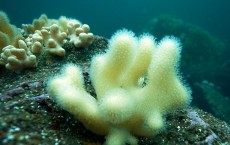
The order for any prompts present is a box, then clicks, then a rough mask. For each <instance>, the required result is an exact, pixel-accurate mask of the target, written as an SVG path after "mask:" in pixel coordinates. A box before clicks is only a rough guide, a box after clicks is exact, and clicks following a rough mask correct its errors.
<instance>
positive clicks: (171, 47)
mask: <svg viewBox="0 0 230 145" xmlns="http://www.w3.org/2000/svg"><path fill="white" fill-rule="evenodd" d="M180 51H181V46H180V43H179V42H178V41H177V40H176V39H175V38H174V37H165V38H164V39H162V40H161V42H160V43H159V44H156V42H155V40H154V38H153V37H152V36H150V35H147V34H146V35H143V36H141V37H140V38H136V37H135V36H134V34H133V33H132V32H130V31H127V30H120V31H118V32H117V33H115V35H114V36H113V37H112V38H111V39H110V42H109V47H108V50H107V52H106V53H105V54H98V55H97V56H95V57H94V58H93V59H92V62H91V68H90V78H91V81H92V84H93V86H94V89H95V91H96V97H95V98H94V97H93V96H91V95H90V94H89V93H87V92H86V90H85V88H84V80H83V76H82V72H81V68H80V67H79V66H76V65H73V64H67V65H66V66H64V67H63V69H62V72H61V74H59V75H56V76H54V77H51V78H50V80H49V81H48V92H49V94H50V95H51V96H52V97H54V99H55V100H56V102H57V103H58V104H59V105H60V106H61V107H62V108H64V109H65V110H67V111H68V112H70V113H71V114H73V115H74V116H75V117H76V118H77V119H79V120H80V121H81V122H82V123H83V124H84V126H85V127H86V128H87V129H89V130H91V131H92V132H94V133H96V134H99V135H106V144H107V145H123V144H125V143H129V144H132V145H135V144H137V139H136V138H135V137H134V136H133V135H138V136H153V135H154V134H156V133H158V132H159V131H160V130H161V129H162V128H164V118H163V115H164V114H166V113H168V112H170V111H171V110H173V109H175V108H178V107H181V106H184V105H186V104H188V103H189V102H190V100H191V97H190V89H189V88H187V87H186V86H185V85H184V84H183V83H182V81H181V77H180V76H179V74H178V70H177V66H178V61H179V58H180Z"/></svg>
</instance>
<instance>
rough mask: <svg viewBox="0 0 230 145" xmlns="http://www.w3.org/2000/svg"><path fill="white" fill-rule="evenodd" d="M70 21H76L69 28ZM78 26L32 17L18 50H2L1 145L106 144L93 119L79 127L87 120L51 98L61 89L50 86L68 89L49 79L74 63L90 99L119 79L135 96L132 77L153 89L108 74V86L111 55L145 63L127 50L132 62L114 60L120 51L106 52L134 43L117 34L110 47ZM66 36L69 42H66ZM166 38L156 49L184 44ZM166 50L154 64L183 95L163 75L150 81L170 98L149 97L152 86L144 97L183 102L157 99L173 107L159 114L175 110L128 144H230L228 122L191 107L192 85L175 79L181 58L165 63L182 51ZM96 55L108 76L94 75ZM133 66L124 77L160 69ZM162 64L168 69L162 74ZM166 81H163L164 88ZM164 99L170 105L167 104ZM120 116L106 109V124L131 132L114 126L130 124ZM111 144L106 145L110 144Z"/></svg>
mask: <svg viewBox="0 0 230 145" xmlns="http://www.w3.org/2000/svg"><path fill="white" fill-rule="evenodd" d="M61 20H63V21H61ZM69 22H71V23H70V25H69V27H68V23H69ZM76 22H78V21H76V20H73V21H72V20H69V19H66V17H64V18H63V17H60V18H59V19H58V20H51V19H48V18H47V17H46V16H44V15H42V16H41V17H40V18H38V19H35V20H34V22H33V23H32V24H27V25H23V28H22V29H20V30H18V31H19V32H20V33H21V35H22V36H23V38H24V39H23V38H22V39H20V40H19V41H18V42H19V43H20V45H18V46H16V45H14V44H11V43H10V45H11V46H10V47H8V46H7V45H5V44H4V45H5V46H4V47H3V49H2V50H1V56H0V59H1V61H2V67H1V68H0V82H1V83H0V90H1V91H0V110H1V111H0V120H1V122H0V144H79V145H102V144H103V143H104V142H106V141H107V139H108V138H105V136H104V135H105V134H104V133H102V135H97V134H95V133H93V132H91V131H90V130H88V129H87V128H86V126H87V125H92V124H93V123H95V124H93V126H95V125H96V127H97V124H96V122H94V121H92V122H90V124H87V122H85V123H84V122H82V120H83V121H84V118H79V119H78V117H79V116H78V115H75V114H73V113H72V112H71V111H69V110H68V109H66V108H65V107H63V106H62V103H63V102H61V101H62V100H60V102H58V100H57V98H54V96H55V93H56V92H52V91H53V90H52V89H54V90H55V89H57V88H58V87H60V86H61V87H65V84H60V85H58V84H56V85H54V86H53V87H54V88H52V87H51V88H50V86H49V85H50V83H48V84H47V81H48V82H49V81H52V79H55V76H56V77H59V76H58V75H56V74H58V73H59V72H60V71H61V70H63V68H62V67H63V65H65V64H67V63H71V64H74V65H77V66H78V67H80V68H81V73H80V74H81V75H79V76H81V77H82V79H80V82H81V83H82V84H81V85H84V92H82V91H83V90H81V93H82V94H84V93H85V92H87V94H88V95H90V97H91V96H92V98H94V97H97V95H98V92H99V93H103V92H104V91H103V90H106V91H107V90H111V87H114V86H116V85H117V82H119V83H118V87H120V86H121V87H120V89H123V88H125V90H127V91H129V92H131V94H135V93H133V92H132V91H134V92H137V91H136V90H137V89H136V90H135V89H133V88H134V87H133V86H134V85H130V84H135V83H133V82H132V81H133V80H135V81H137V80H138V83H137V84H135V85H137V86H138V87H139V88H141V89H142V88H145V87H146V88H147V87H149V84H151V79H150V81H148V79H147V77H146V75H144V77H143V78H141V79H133V78H135V75H125V76H123V75H121V78H122V79H119V77H118V80H119V81H116V79H114V76H110V77H111V78H110V79H112V80H113V81H111V82H110V81H109V82H106V81H108V80H106V76H108V74H106V73H104V71H105V72H109V71H111V69H106V68H107V67H104V66H106V65H107V63H109V62H113V63H112V64H114V61H112V60H111V58H110V57H108V56H110V55H112V56H114V57H112V58H115V57H120V58H119V60H120V59H127V60H129V59H128V58H130V62H132V61H131V60H134V62H135V60H137V62H136V63H135V64H138V63H139V64H140V65H139V66H140V67H141V66H142V65H143V66H144V62H145V61H143V62H139V61H140V60H142V59H134V57H133V56H131V55H129V53H130V52H129V51H125V52H123V53H127V57H122V56H121V55H114V54H119V53H120V51H116V49H113V50H111V51H112V52H110V51H109V50H108V48H119V47H120V46H124V45H125V47H127V45H128V47H127V48H130V50H132V49H133V47H129V46H130V45H131V46H132V45H133V43H127V42H126V41H125V42H124V44H123V43H120V42H119V41H115V40H114V39H120V37H115V36H116V34H115V36H114V39H111V40H113V41H112V42H113V43H112V42H111V40H108V39H107V38H104V37H102V36H97V35H95V34H94V35H92V34H89V35H87V36H86V35H85V33H86V34H88V32H89V27H88V26H86V25H84V24H83V25H84V26H83V25H82V24H81V23H77V25H76ZM62 24H63V25H62ZM10 25H12V24H10ZM60 25H62V27H58V29H57V26H60ZM70 27H71V29H70ZM73 27H74V28H73ZM68 28H69V29H68ZM72 28H73V29H74V30H73V29H72ZM78 28H80V29H78ZM83 29H84V30H83ZM37 30H38V31H37ZM67 30H68V31H67ZM73 31H74V32H73ZM47 32H48V33H47ZM63 32H64V33H63ZM65 33H66V34H65ZM80 33H83V36H81V38H79V34H80ZM5 35H6V33H5V34H4V36H5ZM92 36H93V38H92ZM144 36H145V35H144ZM144 36H143V37H144ZM63 37H64V38H65V39H63ZM72 38H74V40H76V39H77V41H71V39H72ZM125 38H127V37H125ZM128 38H129V40H130V39H131V42H133V39H134V41H136V40H135V39H136V38H134V37H133V34H131V35H130V32H129V34H128ZM85 40H87V41H85ZM121 40H123V39H121ZM129 40H128V42H129ZM144 40H145V39H144ZM147 40H149V39H147ZM150 40H151V41H150V42H151V45H150V46H148V45H147V46H146V43H143V44H141V42H138V43H140V44H138V45H137V46H139V48H146V47H150V49H151V48H152V45H154V43H152V42H154V41H152V40H153V39H152V38H151V39H150ZM163 40H164V41H166V40H167V39H163ZM163 40H162V43H160V44H159V45H160V46H161V47H162V46H164V47H163V48H168V49H169V50H170V49H171V46H172V45H173V46H176V47H175V48H177V47H179V46H177V43H175V45H174V40H173V41H172V42H173V43H171V41H170V43H164V41H163ZM138 41H140V39H138ZM79 42H80V44H83V45H78V44H79ZM82 42H84V43H82ZM118 42H119V43H118ZM144 42H146V41H144ZM121 44H122V45H121ZM148 44H149V43H148ZM166 44H167V45H166ZM168 44H170V45H168ZM49 46H52V47H49ZM166 46H167V47H166ZM169 46H170V47H169ZM6 47H7V48H6ZM173 48H174V47H173ZM15 49H16V50H15ZM17 49H19V50H21V51H20V53H18V50H17ZM135 49H136V48H135ZM168 49H162V52H160V51H159V52H155V53H157V54H161V55H162V56H161V57H157V58H156V60H155V62H156V63H155V64H158V63H159V62H161V61H162V59H163V60H164V61H165V62H164V63H162V64H161V65H159V67H158V69H159V71H163V72H165V74H164V76H166V77H167V78H168V79H171V78H172V80H173V81H172V82H174V83H175V82H176V84H177V85H178V86H177V89H179V91H178V90H177V89H172V88H171V86H169V89H167V85H166V84H167V82H168V80H166V81H165V79H164V78H163V79H162V77H159V76H160V75H157V76H156V77H155V78H154V76H151V77H152V78H153V79H155V80H158V81H159V82H160V83H159V86H160V87H162V86H163V88H161V89H160V90H164V89H165V90H166V91H168V93H169V94H164V93H161V91H159V92H157V91H155V93H156V94H154V93H151V89H147V90H148V91H146V92H147V93H145V94H146V96H151V95H153V94H154V95H155V96H156V95H159V97H161V96H164V95H166V97H167V96H171V95H172V97H175V98H177V97H178V99H179V100H177V101H174V102H173V100H174V99H172V98H171V99H165V100H163V101H162V100H160V101H161V102H162V104H165V102H166V104H167V106H168V105H169V106H170V107H167V106H166V107H164V105H162V106H163V109H162V110H170V111H166V112H167V114H166V113H164V111H159V112H160V113H162V116H163V117H162V116H161V115H160V116H157V117H160V118H161V117H162V118H163V119H162V118H161V119H162V120H161V121H159V122H154V121H156V120H150V122H149V123H150V125H153V126H155V125H159V124H157V123H160V130H159V131H156V134H155V135H154V136H151V137H143V135H142V136H138V135H139V134H141V133H139V134H138V130H135V129H134V132H136V134H137V136H135V133H134V136H135V138H132V137H133V136H131V135H130V140H128V142H129V143H130V144H139V145H146V144H158V145H164V144H228V143H230V126H229V125H228V124H227V123H226V122H224V121H221V120H219V119H217V118H215V117H213V116H212V115H211V114H209V113H207V112H204V111H202V110H200V109H198V108H193V107H191V106H188V104H189V101H190V92H189V91H190V90H189V89H188V87H187V86H183V83H182V84H181V82H180V81H181V80H180V79H181V78H180V77H178V76H177V75H179V74H177V73H178V72H177V70H175V66H177V61H178V60H177V59H176V60H174V59H167V58H168V56H171V55H172V56H174V55H176V56H177V53H178V50H177V49H172V50H175V51H172V52H171V53H166V54H165V52H168V51H164V50H168ZM53 50H54V51H53ZM114 50H115V51H114ZM36 52H38V53H36ZM109 52H110V55H107V53H108V54H109ZM131 52H132V51H131ZM140 52H142V51H140ZM143 52H144V51H143ZM98 54H99V57H96V58H95V55H96V56H98ZM139 54H142V53H139ZM143 54H145V53H143ZM148 54H149V53H148ZM182 55H183V54H182ZM21 56H24V57H21ZM30 56H33V57H34V58H36V62H35V65H27V64H28V63H27V62H28V61H29V62H30V59H27V58H29V57H30ZM137 56H138V55H137ZM143 56H144V58H145V59H144V60H146V59H147V58H146V56H147V55H143ZM143 56H142V55H140V57H138V58H142V57H143ZM151 56H152V55H150V56H149V57H150V58H149V60H151ZM159 56H160V55H159ZM163 56H164V57H163ZM154 57H155V56H154ZM21 58H22V59H21ZM93 58H94V59H98V61H100V60H101V58H103V59H107V58H109V59H107V61H104V62H103V63H99V64H100V65H96V68H95V69H96V70H97V68H99V69H98V70H104V71H103V72H99V73H98V72H97V71H94V73H93V72H92V70H91V68H90V67H91V60H92V59H93ZM178 58H179V57H178ZM114 60H115V62H117V61H116V59H114ZM171 60H174V61H173V63H172V62H171ZM182 61H183V60H182ZM32 62H33V61H32ZM100 62H101V61H100ZM106 62H107V63H106ZM157 62H158V63H157ZM33 63H34V62H33ZM117 63H118V62H117ZM120 63H124V62H120ZM29 64H30V63H29ZM128 64H129V63H128ZM130 64H132V63H130ZM149 64H150V62H149V63H147V64H146V65H149ZM163 64H164V65H165V66H164V67H162V65H163ZM172 64H175V65H172ZM123 65H124V66H126V65H127V64H123ZM31 66H32V67H31ZM128 66H129V65H128ZM131 66H132V65H131ZM133 66H134V68H132V69H131V68H129V69H127V72H129V71H130V70H131V72H133V71H134V72H137V73H139V74H142V73H143V74H145V73H146V71H147V70H148V71H153V74H154V71H155V69H152V68H151V67H150V69H148V67H144V69H143V72H138V70H139V69H138V70H135V65H133ZM150 66H151V65H150ZM153 66H157V65H153ZM110 67H113V66H110ZM114 67H117V68H118V69H116V71H123V69H121V68H119V67H120V65H115V64H114ZM161 67H162V68H163V69H161ZM124 68H125V67H124ZM153 68H154V67H153ZM165 68H168V70H169V71H164V70H165ZM166 70H167V69H166ZM172 70H173V71H172ZM116 71H115V73H114V72H113V73H114V75H115V76H119V75H120V73H116ZM174 71H175V72H174ZM163 72H162V73H163ZM170 72H174V73H170ZM92 74H95V75H97V77H95V78H92V76H91V75H92ZM109 74H111V73H109ZM127 74H129V73H127ZM71 75H74V74H71V73H70V74H69V75H67V82H68V83H69V85H73V83H77V85H79V82H77V81H74V80H71V79H70V80H71V81H74V82H71V81H70V80H69V78H71V77H72V76H71ZM52 76H54V77H52ZM64 76H65V75H62V77H63V78H65V77H64ZM68 77H69V78H68ZM103 77H105V78H103ZM129 77H131V79H130V82H129V81H122V80H124V79H125V80H129ZM151 77H150V78H151ZM98 78H99V79H101V80H102V82H104V83H107V84H108V86H105V88H101V86H103V85H101V84H100V83H99V82H97V81H98ZM99 81H100V80H99ZM64 82H65V81H64ZM162 82H166V84H164V83H162ZM68 83H67V84H68ZM97 83H99V84H97ZM110 83H111V84H110ZM120 83H121V84H120ZM174 83H173V84H174ZM153 84H154V83H153ZM160 84H163V85H162V86H161V85H160ZM63 85H64V86H63ZM98 86H99V87H98ZM127 86H131V87H127ZM159 86H158V85H157V87H156V89H159V88H158V87H159ZM197 86H200V87H201V88H205V87H202V86H201V85H199V84H197ZM106 87H108V88H106ZM116 87H117V86H116ZM164 87H165V88H164ZM47 88H48V90H47ZM50 89H51V90H50ZM58 89H59V88H58ZM75 89H76V88H75ZM132 89H133V90H132ZM165 90H164V91H165ZM64 91H65V90H63V92H64ZM164 91H163V92H164ZM129 92H128V93H129ZM178 92H182V94H183V95H185V97H182V98H180V96H183V95H181V93H179V96H177V95H178V94H177V93H178ZM109 93H111V92H109ZM112 93H113V91H112ZM122 93H123V92H122ZM141 93H142V92H141ZM207 93H208V92H207ZM63 94H64V95H66V94H68V92H65V93H63ZM105 94H106V93H105ZM124 94H125V95H126V94H127V93H126V92H125V93H124ZM175 94H176V95H175ZM53 95H54V96H53ZM135 97H136V98H138V96H135ZM193 97H194V96H193ZM118 98H119V95H118ZM184 98H186V99H184ZM115 99H116V98H115ZM167 100H169V101H168V102H167ZM80 101H82V100H80ZM89 101H90V100H89ZM102 101H105V104H104V106H103V107H104V108H108V110H112V109H114V108H113V107H114V106H113V104H110V103H111V102H108V100H102ZM126 101H127V100H126ZM131 101H132V100H128V101H127V102H125V103H123V102H121V104H122V105H125V106H119V105H120V104H117V105H116V106H115V108H116V109H117V107H118V108H119V107H121V109H122V108H123V109H125V108H124V107H127V106H129V105H130V104H129V102H131ZM156 102H157V101H156ZM178 102H179V103H178ZM181 102H182V105H179V106H177V105H178V104H180V103H181ZM213 102H214V101H213ZM102 103H103V102H102ZM106 103H109V104H110V105H108V106H105V105H106ZM174 103H175V104H174ZM83 104H84V103H83ZM149 104H151V102H149ZM69 105H72V104H71V103H70V104H69ZM102 105H103V104H102ZM111 106H112V107H111ZM148 106H149V105H148V103H147V107H148ZM68 107H69V106H67V108H68ZM82 107H84V106H82ZM88 107H89V108H87V109H89V110H90V108H91V106H88ZM110 107H111V108H110ZM147 107H146V108H147ZM160 107H161V105H160ZM160 107H158V108H160ZM174 107H175V109H174ZM63 108H64V109H63ZM130 108H133V107H132V106H131V107H130ZM72 109H74V108H72ZM80 109H81V108H79V110H80ZM134 109H135V107H134ZM153 110H154V109H153ZM159 110H160V109H159ZM75 111H76V112H79V111H78V110H75ZM90 111H93V112H94V110H90ZM69 112H70V113H69ZM151 112H152V111H150V113H151ZM153 112H154V111H153ZM106 113H107V114H106ZM122 113H123V112H119V111H118V113H117V112H115V113H113V114H109V113H108V112H105V114H104V115H105V116H106V115H109V116H110V117H111V118H110V119H111V120H109V119H108V121H109V123H108V124H106V125H105V126H107V125H110V126H112V127H114V126H115V127H116V128H118V127H124V128H126V127H127V126H126V125H124V124H122V125H120V124H119V126H116V125H117V122H119V121H122V119H127V117H125V118H120V117H123V116H121V114H122ZM147 113H149V112H147ZM80 115H81V114H80ZM122 115H123V114H122ZM129 116H132V114H130V115H129ZM115 119H117V120H115ZM119 119H120V120H119ZM131 119H132V120H135V118H131ZM91 123H92V124H91ZM103 123H104V122H103ZM105 123H106V122H105ZM133 123H135V122H133ZM162 123H163V124H164V125H163V127H162V126H161V125H162ZM86 124H87V125H86ZM138 124H139V123H138ZM144 125H147V124H144ZM143 127H144V128H143V130H144V129H145V127H146V126H143ZM157 127H158V126H157ZM118 129H120V128H118ZM157 129H158V128H157ZM99 130H100V129H99ZM147 131H149V130H147ZM95 132H96V131H95ZM115 132H116V130H115ZM125 133H126V131H125ZM147 133H149V132H147ZM98 134H99V133H98ZM144 134H146V132H144ZM114 139H115V143H116V139H120V136H119V135H118V136H116V135H115V137H114V138H112V139H111V140H114ZM124 140H126V139H124ZM124 140H122V141H121V143H120V144H125V142H127V141H124ZM119 141H120V140H119ZM115 143H110V144H115ZM107 144H109V143H108V142H107ZM118 145H119V143H118Z"/></svg>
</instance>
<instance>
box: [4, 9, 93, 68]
mask: <svg viewBox="0 0 230 145" xmlns="http://www.w3.org/2000/svg"><path fill="white" fill-rule="evenodd" d="M0 21H1V23H0V53H1V54H0V66H4V65H5V67H6V68H7V69H11V70H15V69H23V68H27V67H36V66H37V56H39V55H40V54H41V53H46V54H50V55H57V56H61V57H63V56H65V49H64V48H62V45H63V44H64V43H65V42H66V41H67V38H68V39H69V41H70V42H71V43H73V44H74V45H75V46H76V47H87V46H89V45H90V44H91V43H92V41H93V38H94V36H93V34H92V33H90V32H89V31H90V27H89V26H88V25H87V24H83V25H82V24H81V22H79V21H78V20H75V19H68V18H66V17H64V16H61V17H60V18H59V19H57V20H56V19H48V18H47V16H46V15H44V14H43V15H41V16H40V18H39V19H35V20H34V21H33V23H32V24H23V25H22V27H23V30H24V33H25V35H27V36H28V37H27V38H23V37H20V39H21V40H19V39H18V37H17V35H16V34H18V35H19V32H18V31H17V29H16V27H15V26H13V25H11V24H10V23H9V20H8V18H7V15H6V14H5V13H4V12H1V13H0ZM20 36H21V35H20Z"/></svg>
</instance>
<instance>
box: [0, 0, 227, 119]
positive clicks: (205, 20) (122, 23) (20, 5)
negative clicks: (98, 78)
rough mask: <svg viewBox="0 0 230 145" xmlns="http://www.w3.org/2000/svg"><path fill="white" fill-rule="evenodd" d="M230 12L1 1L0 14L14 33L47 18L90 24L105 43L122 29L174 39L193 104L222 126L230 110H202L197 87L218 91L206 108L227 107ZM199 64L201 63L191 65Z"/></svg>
mask: <svg viewBox="0 0 230 145" xmlns="http://www.w3.org/2000/svg"><path fill="white" fill-rule="evenodd" d="M229 6H230V1H228V0H219V1H217V0H202V1H201V0H116V1H112V0H107V1H102V0H82V1H77V0H68V1H62V0H56V1H47V0H39V1H25V2H23V1H13V0H7V1H5V0H0V9H1V10H2V11H4V12H6V13H7V14H8V16H9V19H10V21H11V23H12V24H15V25H16V26H17V27H21V24H29V23H32V20H33V19H35V18H38V17H39V16H40V15H41V14H43V13H44V14H46V15H47V16H48V17H49V18H55V19H57V18H59V17H60V16H66V17H70V18H75V19H78V20H80V21H81V22H82V23H87V24H89V25H90V27H91V32H93V33H94V34H95V35H99V36H104V37H107V38H110V37H111V35H112V34H113V33H114V32H115V31H116V30H118V29H121V28H127V29H129V30H132V31H134V32H135V33H136V34H140V33H142V32H143V31H144V32H147V33H151V34H153V35H154V36H155V37H156V38H159V39H160V38H161V37H163V36H164V35H175V36H176V37H179V38H180V39H181V40H182V43H183V45H184V47H185V48H186V49H183V54H182V57H183V58H184V59H183V58H182V72H183V73H185V75H184V76H185V77H186V80H188V81H189V85H190V86H192V89H193V94H195V95H193V96H195V97H194V101H193V103H195V104H196V105H198V106H199V107H201V108H206V111H209V112H216V114H219V117H222V118H225V120H226V119H229V118H228V117H226V116H230V115H229V114H230V111H229V110H230V109H228V111H227V112H225V113H224V116H225V117H223V114H222V112H221V111H220V110H218V111H216V109H211V108H210V107H209V106H207V104H204V102H207V100H206V99H207V98H209V100H210V95H213V94H209V97H207V98H206V99H205V98H204V96H205V95H204V94H205V90H204V88H203V89H201V88H202V86H201V85H202V82H203V83H204V82H206V83H208V84H209V85H210V84H211V85H214V86H215V88H216V89H217V90H215V93H217V92H216V91H218V95H219V96H224V99H223V98H222V99H214V100H212V101H211V102H215V105H217V106H216V107H218V108H219V109H220V108H222V109H224V108H226V106H224V105H223V104H222V103H221V102H216V100H222V101H223V102H226V100H225V99H229V97H230V92H229V88H230V87H229V86H230V85H229V81H230V79H229V72H230V71H229V67H230V49H229V46H230V35H229V32H230V30H229V26H230V9H229ZM198 58H200V60H196V59H198ZM183 66H186V67H183ZM203 87H204V86H203ZM206 89H207V88H206ZM219 91H220V92H219ZM207 92H210V91H206V96H207ZM219 93H220V94H219ZM214 96H216V95H214ZM211 98H212V97H211ZM214 98H216V97H214ZM227 102H228V101H227ZM228 103H229V102H228ZM211 104H212V103H211ZM212 105H213V104H212ZM226 113H227V114H226ZM228 122H229V121H228Z"/></svg>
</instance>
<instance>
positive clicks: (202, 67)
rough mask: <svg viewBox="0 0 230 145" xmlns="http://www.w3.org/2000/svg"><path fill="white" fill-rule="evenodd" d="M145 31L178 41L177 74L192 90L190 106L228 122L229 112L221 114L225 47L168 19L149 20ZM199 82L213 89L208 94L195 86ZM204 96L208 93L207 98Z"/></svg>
mask: <svg viewBox="0 0 230 145" xmlns="http://www.w3.org/2000/svg"><path fill="white" fill-rule="evenodd" d="M145 31H147V32H149V33H151V34H153V35H155V36H156V37H157V38H159V39H161V38H162V37H163V36H165V35H174V36H176V37H178V38H180V40H181V43H182V47H183V49H182V57H181V62H180V63H181V70H182V72H183V74H184V76H185V78H186V80H188V82H189V84H190V86H191V88H192V90H193V96H194V99H193V103H194V104H195V105H197V106H199V107H200V108H203V109H205V110H206V111H209V112H211V113H213V114H214V115H216V116H217V117H219V118H222V119H224V120H225V121H227V122H230V118H229V111H226V110H225V108H226V107H225V106H229V105H230V101H229V98H230V93H229V85H228V82H229V81H230V76H229V72H230V67H229V57H226V55H225V53H228V49H227V46H226V44H225V43H223V42H222V41H221V40H219V39H218V38H216V37H214V36H212V35H211V34H209V32H207V31H205V30H204V29H202V28H201V27H198V26H195V25H192V24H189V23H185V22H183V21H182V20H180V19H176V18H173V17H171V16H168V15H163V16H159V17H157V18H153V19H152V20H150V21H149V23H148V24H147V25H146V27H145ZM202 82H209V83H211V84H213V85H214V87H212V89H214V88H215V89H214V90H212V91H210V90H211V88H209V89H208V88H207V87H201V85H197V84H202ZM216 88H219V89H218V92H219V93H218V95H217V93H214V92H216V91H217V90H216ZM206 89H208V90H206ZM207 92H210V93H208V94H207ZM211 93H214V94H211ZM211 100H215V101H211ZM222 100H225V101H224V102H225V103H224V104H225V105H223V101H222ZM207 102H208V103H207ZM211 102H212V103H211ZM214 106H215V107H214ZM216 106H222V107H216ZM214 108H215V109H214ZM214 110H215V111H214Z"/></svg>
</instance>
